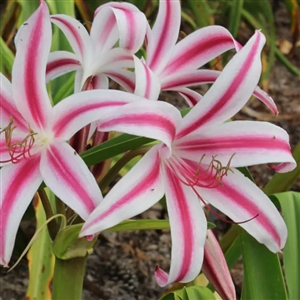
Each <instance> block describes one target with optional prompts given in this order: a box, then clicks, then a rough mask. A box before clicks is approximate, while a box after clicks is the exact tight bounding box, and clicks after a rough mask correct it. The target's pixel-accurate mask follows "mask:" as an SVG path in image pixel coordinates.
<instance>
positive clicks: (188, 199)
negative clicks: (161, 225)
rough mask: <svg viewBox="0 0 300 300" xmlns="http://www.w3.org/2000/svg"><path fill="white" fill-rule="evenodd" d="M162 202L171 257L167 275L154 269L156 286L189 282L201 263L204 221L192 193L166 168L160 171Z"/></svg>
mask: <svg viewBox="0 0 300 300" xmlns="http://www.w3.org/2000/svg"><path fill="white" fill-rule="evenodd" d="M164 179H165V190H166V200H167V206H168V213H169V219H170V227H171V237H172V258H171V268H170V274H169V276H168V275H167V274H166V273H165V272H164V271H162V270H161V269H159V268H157V269H156V271H155V278H156V281H157V283H158V284H159V285H160V286H165V285H167V284H169V283H173V282H178V281H179V282H189V281H192V280H194V279H195V278H196V276H197V275H198V274H199V273H200V270H201V267H202V261H203V253H204V243H205V238H206V230H207V222H206V218H205V215H204V212H203V209H202V206H201V203H200V201H199V200H198V199H197V196H196V194H195V193H194V192H193V190H192V189H191V188H190V187H188V186H185V185H183V184H182V183H181V182H180V181H179V179H178V177H177V175H176V174H175V173H173V172H172V171H171V170H170V169H169V168H168V167H167V166H165V168H164Z"/></svg>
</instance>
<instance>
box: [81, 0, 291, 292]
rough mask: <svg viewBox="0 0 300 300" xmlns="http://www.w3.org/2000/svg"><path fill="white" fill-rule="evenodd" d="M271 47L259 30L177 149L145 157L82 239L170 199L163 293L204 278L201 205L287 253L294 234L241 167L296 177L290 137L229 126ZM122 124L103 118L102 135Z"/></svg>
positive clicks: (180, 126)
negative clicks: (274, 168)
mask: <svg viewBox="0 0 300 300" xmlns="http://www.w3.org/2000/svg"><path fill="white" fill-rule="evenodd" d="M163 3H165V5H167V4H166V3H169V2H168V1H166V2H163ZM264 44H265V37H264V35H263V34H262V33H261V32H259V31H257V32H256V33H255V34H254V36H253V37H252V38H251V39H250V40H249V42H248V43H247V44H246V45H245V46H244V47H243V48H242V49H241V50H240V51H239V52H238V53H237V54H236V55H235V56H234V57H233V59H232V60H231V61H230V62H229V63H228V65H227V66H226V67H225V69H224V70H223V72H222V73H221V75H220V76H219V77H218V78H217V80H216V82H215V83H214V85H213V86H212V87H211V89H210V90H209V91H208V92H207V93H206V94H205V95H204V97H203V98H202V99H201V101H200V102H199V103H198V104H197V105H196V106H195V107H194V108H193V109H192V110H191V111H190V112H189V113H188V114H187V115H186V116H185V117H184V118H183V119H181V120H179V121H178V123H177V124H176V136H175V137H174V139H173V140H172V143H171V144H170V145H166V144H164V143H161V144H158V145H155V146H154V147H153V148H151V150H149V151H148V152H147V153H146V154H145V156H144V157H143V158H142V159H141V160H140V161H139V162H138V163H137V164H136V165H135V166H134V167H133V168H132V169H131V171H130V172H129V173H127V175H126V176H125V177H124V178H122V179H121V180H120V181H119V182H118V183H117V184H116V185H115V186H114V187H113V188H112V190H111V191H110V192H109V193H108V194H107V195H106V197H105V199H104V200H103V201H102V202H101V203H100V204H99V206H98V207H97V208H96V209H95V210H94V211H93V212H92V214H91V215H90V216H89V217H88V219H87V220H86V222H85V224H84V226H83V228H82V231H81V234H80V236H89V235H94V234H97V233H99V232H101V231H103V230H105V229H107V228H109V227H111V226H114V225H116V224H118V223H119V222H121V221H123V220H125V219H128V218H131V217H133V216H135V215H137V214H139V213H141V212H143V211H145V210H146V209H148V208H150V207H151V206H152V205H153V204H154V203H156V202H157V201H159V200H160V199H161V198H162V197H163V195H164V194H165V196H166V202H167V206H168V212H169V219H170V225H171V237H172V259H171V268H170V273H169V274H167V273H166V272H164V271H163V270H161V269H159V268H157V269H156V272H155V276H156V280H157V282H158V284H159V285H161V286H164V285H166V284H169V283H171V282H174V281H180V282H189V281H191V280H193V279H194V278H195V277H196V276H197V275H198V274H199V272H200V269H201V266H202V260H203V246H204V242H205V237H206V219H205V216H204V213H203V210H202V205H201V201H203V202H204V203H209V204H212V205H213V206H214V207H216V208H217V209H219V210H220V211H222V212H224V213H225V214H226V215H227V216H228V217H230V218H231V219H232V220H234V221H235V222H243V221H245V220H250V219H251V220H250V221H249V222H245V223H243V224H241V226H242V227H243V228H244V229H245V230H246V231H248V233H250V234H251V235H252V236H254V237H255V238H256V239H257V240H258V241H259V242H260V243H263V244H265V245H266V246H267V247H268V248H269V249H270V250H271V251H273V252H278V251H279V250H280V249H281V248H282V247H283V246H284V244H285V241H286V237H287V230H286V226H285V223H284V221H283V219H282V218H281V216H280V214H279V212H278V211H277V210H276V208H275V206H274V205H273V204H272V202H271V201H270V200H269V198H268V197H267V196H266V195H265V194H264V193H263V192H262V191H261V190H260V189H259V188H258V187H257V186H256V185H255V184H254V183H253V182H252V181H250V180H249V179H247V178H246V177H245V176H244V175H243V174H242V173H240V172H239V171H238V170H237V169H236V168H237V167H241V166H250V165H254V164H261V163H278V162H283V163H285V167H286V168H285V171H287V170H292V169H293V168H294V167H295V161H294V159H293V157H292V155H291V152H290V146H289V142H288V135H287V133H286V132H285V131H284V130H283V129H281V128H279V127H277V126H275V125H272V124H270V123H267V122H253V121H234V122H227V120H228V119H230V118H231V117H232V116H233V115H234V114H236V113H237V112H238V111H239V110H240V109H241V108H242V107H243V106H244V105H245V103H246V102H247V101H248V99H249V98H250V96H251V95H252V93H253V91H254V89H255V87H256V85H257V83H258V80H259V77H260V74H261V61H260V54H261V50H262V48H263V45H264ZM153 60H154V58H153ZM153 64H154V63H153ZM149 102H154V101H149ZM116 121H117V122H118V123H119V124H120V126H124V127H126V126H127V125H126V122H123V120H122V116H121V114H120V117H119V118H111V117H107V118H104V119H102V120H101V121H100V122H99V124H98V126H99V129H105V128H106V126H107V125H109V124H111V123H112V122H116ZM130 126H131V128H132V127H134V124H132V123H131V125H130ZM135 127H136V129H135V130H136V134H138V133H141V131H142V130H143V129H141V130H140V129H139V122H137V123H136V124H135ZM200 200H201V201H200Z"/></svg>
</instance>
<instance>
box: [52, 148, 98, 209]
mask: <svg viewBox="0 0 300 300" xmlns="http://www.w3.org/2000/svg"><path fill="white" fill-rule="evenodd" d="M47 152H48V162H49V164H50V165H51V168H53V170H55V173H56V174H57V176H58V178H60V179H61V180H62V183H61V184H62V187H63V186H64V185H65V186H67V187H68V189H70V188H71V189H72V191H73V192H74V194H76V195H77V196H78V198H79V199H82V203H83V204H84V206H85V208H86V211H88V212H89V213H91V212H92V211H93V210H94V209H95V203H94V199H93V198H92V197H91V196H90V194H89V193H88V192H87V191H86V188H85V187H84V186H81V185H79V184H78V182H80V180H76V176H75V175H77V174H74V173H72V172H71V170H69V169H68V168H65V165H66V164H65V162H64V160H63V156H62V155H61V151H59V149H58V148H56V147H54V146H52V145H50V146H49V149H48V151H47Z"/></svg>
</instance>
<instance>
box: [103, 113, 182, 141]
mask: <svg viewBox="0 0 300 300" xmlns="http://www.w3.org/2000/svg"><path fill="white" fill-rule="evenodd" d="M116 125H134V126H149V127H152V128H153V127H156V128H159V129H161V130H162V131H164V132H167V133H169V134H170V135H171V136H172V137H174V135H175V133H176V128H175V126H174V123H173V122H171V121H170V120H169V119H165V118H163V117H162V116H159V115H157V114H151V113H144V114H139V115H134V114H132V115H131V116H128V115H127V116H124V117H118V118H112V120H109V121H106V122H101V120H100V122H99V125H98V129H99V130H100V131H101V130H105V129H106V128H109V127H114V126H116Z"/></svg>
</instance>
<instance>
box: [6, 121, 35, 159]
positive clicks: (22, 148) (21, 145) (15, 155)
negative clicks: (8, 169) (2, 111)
mask: <svg viewBox="0 0 300 300" xmlns="http://www.w3.org/2000/svg"><path fill="white" fill-rule="evenodd" d="M16 128H17V127H16V126H14V120H13V118H12V117H10V122H9V124H8V125H7V126H6V127H5V128H3V129H2V130H1V131H0V134H1V133H3V132H4V134H5V144H6V149H7V151H8V153H9V156H10V159H8V160H3V161H0V163H6V162H12V163H18V162H19V161H20V160H22V159H24V158H28V157H30V156H31V149H32V147H33V145H34V142H35V139H34V136H35V135H36V133H34V132H33V131H32V129H31V128H30V125H28V131H29V134H28V135H27V136H26V137H25V138H24V139H23V140H22V141H20V142H12V137H13V131H14V130H15V129H16Z"/></svg>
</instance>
